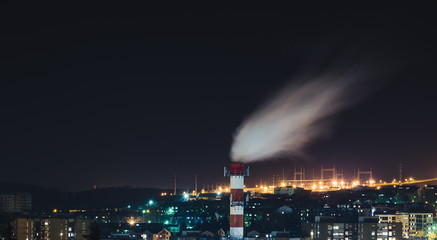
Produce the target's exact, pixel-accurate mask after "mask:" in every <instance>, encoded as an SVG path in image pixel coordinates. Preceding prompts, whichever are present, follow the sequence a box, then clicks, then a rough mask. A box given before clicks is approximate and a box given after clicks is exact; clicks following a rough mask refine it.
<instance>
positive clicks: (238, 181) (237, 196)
mask: <svg viewBox="0 0 437 240" xmlns="http://www.w3.org/2000/svg"><path fill="white" fill-rule="evenodd" d="M225 176H230V189H231V195H230V216H231V219H230V231H229V232H230V235H231V239H243V236H244V235H243V234H244V177H245V176H249V171H248V169H247V170H245V169H244V164H243V163H231V166H230V169H229V171H226V170H225Z"/></svg>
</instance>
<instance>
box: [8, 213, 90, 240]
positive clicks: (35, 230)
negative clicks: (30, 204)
mask: <svg viewBox="0 0 437 240" xmlns="http://www.w3.org/2000/svg"><path fill="white" fill-rule="evenodd" d="M15 228H16V236H17V240H72V239H77V240H84V239H85V238H86V237H87V236H88V235H89V234H90V220H89V219H82V218H45V219H37V218H17V219H16V225H15Z"/></svg>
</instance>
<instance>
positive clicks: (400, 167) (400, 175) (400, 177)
mask: <svg viewBox="0 0 437 240" xmlns="http://www.w3.org/2000/svg"><path fill="white" fill-rule="evenodd" d="M399 182H402V163H399Z"/></svg>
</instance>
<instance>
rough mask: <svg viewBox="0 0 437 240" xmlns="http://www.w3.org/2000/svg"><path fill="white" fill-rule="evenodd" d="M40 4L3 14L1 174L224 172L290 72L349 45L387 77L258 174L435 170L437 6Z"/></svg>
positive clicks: (20, 178) (6, 8)
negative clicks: (240, 132)
mask: <svg viewBox="0 0 437 240" xmlns="http://www.w3.org/2000/svg"><path fill="white" fill-rule="evenodd" d="M60 2H62V3H60ZM39 4H40V3H37V2H35V1H32V2H29V3H14V4H11V5H5V4H2V6H1V8H0V9H1V10H0V11H1V14H0V16H1V26H2V27H1V30H0V34H1V36H0V38H1V40H0V41H1V47H0V49H1V69H2V70H1V73H0V74H1V80H2V81H1V89H0V98H1V112H2V115H1V118H0V124H1V132H0V133H1V134H0V159H1V162H2V167H1V169H2V171H1V174H0V180H2V181H17V182H25V183H33V184H38V185H44V186H55V187H62V188H65V189H69V190H78V189H86V188H90V187H92V185H94V184H97V186H102V187H105V186H122V185H131V186H144V187H172V184H173V175H174V174H177V176H178V181H179V183H180V186H181V187H189V186H190V185H191V184H192V183H193V182H194V174H196V173H197V174H198V176H199V184H200V185H203V184H212V183H216V182H225V181H226V179H225V178H224V177H223V175H222V174H223V166H224V165H225V164H227V163H229V150H230V146H231V143H232V134H233V133H234V131H235V129H236V128H237V127H238V126H239V124H240V123H241V122H242V120H243V119H244V118H245V117H246V116H247V115H248V114H250V113H251V112H252V111H254V110H255V109H256V107H257V106H259V105H260V104H261V103H263V101H265V100H266V99H267V98H268V96H270V95H271V94H272V93H274V92H275V91H276V90H278V89H281V86H284V85H285V84H286V83H287V82H289V81H290V79H293V78H292V77H293V74H296V73H297V72H299V71H301V70H302V69H304V68H305V69H307V70H308V66H310V67H314V71H320V69H322V68H325V67H327V66H328V64H327V62H329V61H335V60H336V59H337V58H338V57H339V56H341V55H343V54H348V55H350V56H353V58H352V59H351V61H357V62H359V61H361V60H362V59H366V60H367V61H371V62H372V61H374V62H378V64H375V71H379V70H381V68H387V69H390V71H389V72H390V73H389V74H387V75H386V76H384V78H383V79H381V81H383V82H384V84H381V86H379V87H378V88H377V89H376V90H375V91H374V92H373V93H372V94H370V96H369V97H367V98H366V99H365V101H363V102H361V103H360V104H359V105H356V106H354V107H353V108H350V109H348V110H346V111H343V112H342V113H340V114H339V115H337V117H336V120H337V121H336V124H335V127H334V129H333V132H332V134H331V136H330V137H329V138H325V139H322V140H320V141H317V142H315V143H313V144H312V145H311V146H310V147H309V148H308V149H307V151H306V153H307V154H308V157H307V158H306V159H296V158H293V159H291V158H289V159H273V160H271V161H268V162H263V163H255V164H252V165H251V177H250V178H249V179H248V181H249V183H255V182H258V181H259V179H260V178H263V179H264V180H267V179H269V180H271V178H272V175H273V174H279V175H282V170H283V169H285V173H286V174H288V175H290V174H291V172H292V169H293V168H294V165H295V162H297V165H298V167H299V166H300V165H302V166H304V167H306V169H307V171H308V172H307V176H310V175H311V172H312V168H313V167H315V168H316V172H318V169H319V167H320V164H325V165H326V166H327V165H330V164H336V166H337V167H338V168H342V169H344V171H345V173H346V174H348V175H352V169H353V168H354V167H355V168H356V167H359V168H362V169H368V168H373V170H374V172H375V175H377V176H378V177H381V178H386V179H392V178H393V177H397V165H398V164H399V163H400V162H402V163H403V164H404V168H405V173H406V175H414V176H416V178H419V177H421V178H428V177H437V176H436V174H435V172H436V170H437V161H436V159H437V148H436V146H437V125H436V123H437V113H436V107H437V94H436V90H437V80H436V73H435V72H436V66H437V65H436V64H437V57H436V54H437V47H436V43H437V34H436V31H435V26H436V23H437V22H436V19H435V13H434V11H433V8H432V7H431V6H426V5H416V6H414V5H405V6H403V5H380V4H378V5H373V6H372V5H367V4H366V5H364V4H356V5H341V6H334V5H317V4H316V3H313V4H311V5H299V4H295V3H294V4H290V5H255V4H254V5H251V4H248V3H247V4H241V5H234V4H229V3H214V4H211V5H205V3H199V2H192V1H177V2H165V3H162V5H135V4H130V5H129V4H127V3H125V2H117V3H108V2H104V3H101V4H95V5H90V3H89V2H88V3H86V4H83V5H82V4H81V3H78V2H75V1H68V2H65V1H58V2H55V3H52V4H46V5H39ZM60 4H62V5H60ZM315 63H317V64H315ZM381 63H383V64H381ZM318 68H320V69H318Z"/></svg>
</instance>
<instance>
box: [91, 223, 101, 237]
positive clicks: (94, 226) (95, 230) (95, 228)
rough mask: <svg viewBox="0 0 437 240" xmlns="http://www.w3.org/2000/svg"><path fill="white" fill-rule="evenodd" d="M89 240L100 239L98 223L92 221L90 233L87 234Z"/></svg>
mask: <svg viewBox="0 0 437 240" xmlns="http://www.w3.org/2000/svg"><path fill="white" fill-rule="evenodd" d="M88 239H89V240H100V228H99V224H98V223H97V222H96V221H94V222H93V223H92V224H91V227H90V235H89V238H88Z"/></svg>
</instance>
